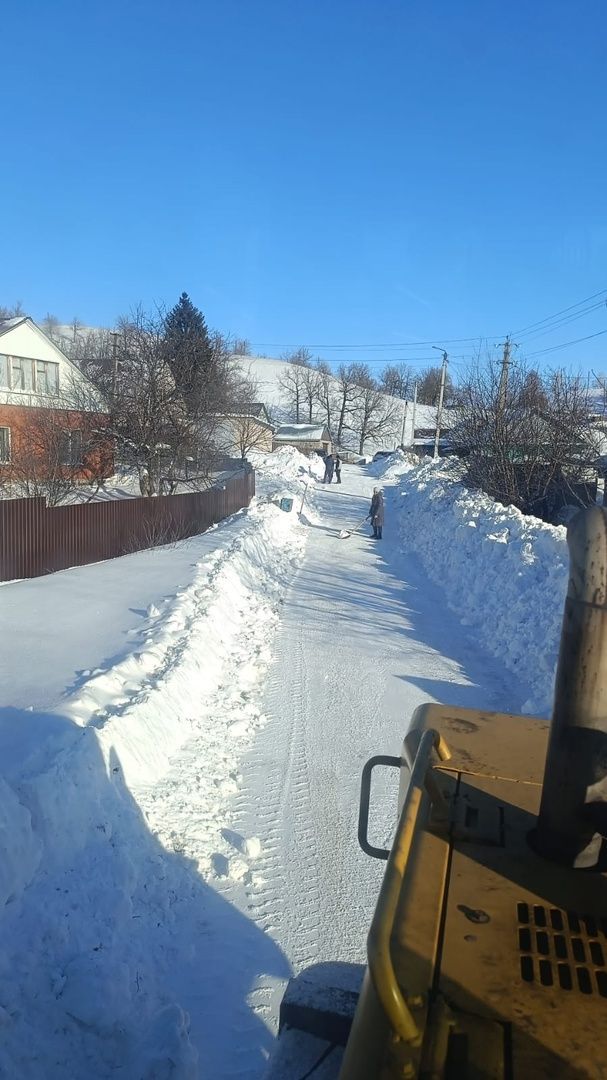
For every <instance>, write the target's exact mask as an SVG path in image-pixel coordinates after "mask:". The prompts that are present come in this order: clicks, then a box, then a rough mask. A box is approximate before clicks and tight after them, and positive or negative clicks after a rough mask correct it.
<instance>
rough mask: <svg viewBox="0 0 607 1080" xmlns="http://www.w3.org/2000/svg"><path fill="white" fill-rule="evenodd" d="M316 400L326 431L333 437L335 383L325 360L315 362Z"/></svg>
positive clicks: (335, 404) (335, 406)
mask: <svg viewBox="0 0 607 1080" xmlns="http://www.w3.org/2000/svg"><path fill="white" fill-rule="evenodd" d="M316 376H317V378H316V400H317V404H318V408H319V412H320V415H321V416H322V418H323V422H324V424H325V426H326V428H327V430H328V431H329V432H330V433H331V436H332V435H333V423H334V417H335V412H336V408H337V394H336V388H337V387H336V381H335V376H334V374H333V372H332V371H331V368H330V366H329V364H328V363H327V361H326V360H320V359H319V360H317V361H316Z"/></svg>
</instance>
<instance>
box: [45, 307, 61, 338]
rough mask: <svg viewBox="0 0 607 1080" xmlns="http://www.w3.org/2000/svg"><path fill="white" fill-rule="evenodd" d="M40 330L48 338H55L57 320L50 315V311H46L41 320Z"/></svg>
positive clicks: (57, 326) (54, 316)
mask: <svg viewBox="0 0 607 1080" xmlns="http://www.w3.org/2000/svg"><path fill="white" fill-rule="evenodd" d="M42 329H43V330H44V331H45V333H47V334H48V336H49V337H51V338H53V337H57V336H58V330H59V319H58V318H57V316H56V315H51V313H50V311H47V313H46V315H45V316H44V318H43V320H42Z"/></svg>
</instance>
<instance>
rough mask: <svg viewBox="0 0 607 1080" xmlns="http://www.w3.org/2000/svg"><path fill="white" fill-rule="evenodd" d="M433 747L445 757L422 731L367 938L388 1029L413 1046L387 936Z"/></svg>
mask: <svg viewBox="0 0 607 1080" xmlns="http://www.w3.org/2000/svg"><path fill="white" fill-rule="evenodd" d="M433 750H436V751H437V753H438V754H439V756H440V757H442V758H443V760H444V759H445V758H447V757H449V751H448V749H447V747H446V745H445V743H444V740H443V739H441V737H440V735H439V733H438V732H437V731H433V730H428V731H424V732H423V734H422V735H421V738H420V740H419V744H418V746H417V751H416V754H415V758H414V761H413V764H412V767H411V777H410V781H409V787H408V790H407V794H406V797H405V801H404V804H403V809H402V812H401V815H400V820H399V822H398V827H397V830H396V836H395V838H394V843H393V845H392V850H391V852H390V856H389V858H388V862H387V865H386V872H385V874H384V880H383V882H382V886H381V889H380V893H379V898H378V901H377V907H376V908H375V914H374V916H373V922H372V923H371V929H370V931H369V937H368V939H367V956H368V961H369V972H370V975H371V978H372V980H373V985H374V987H375V991H376V993H377V996H378V998H379V1000H380V1002H381V1005H382V1007H383V1009H384V1012H385V1013H386V1016H387V1017H388V1020H389V1022H390V1025H391V1027H392V1030H393V1031H394V1032H395V1033H396V1034H397V1035H399V1036H400V1037H401V1038H402V1039H404V1040H405V1042H407V1043H410V1044H411V1045H413V1046H417V1045H419V1043H420V1042H421V1032H420V1030H419V1028H418V1026H417V1024H416V1023H415V1020H414V1019H413V1016H412V1015H411V1011H410V1009H409V1006H408V1005H407V1002H406V1001H405V998H404V997H403V994H402V992H401V989H400V987H399V985H398V981H397V978H396V973H395V971H394V965H393V963H392V955H391V950H390V939H391V936H392V930H393V927H394V918H395V915H396V909H397V906H398V898H399V895H400V891H401V887H402V883H403V879H404V876H405V873H406V870H407V866H408V862H409V856H410V854H411V849H412V846H413V839H414V836H415V833H416V830H417V828H418V827H419V823H420V809H421V805H422V796H423V794H424V788H425V787H426V777H427V773H428V771H429V769H430V767H431V755H432V751H433Z"/></svg>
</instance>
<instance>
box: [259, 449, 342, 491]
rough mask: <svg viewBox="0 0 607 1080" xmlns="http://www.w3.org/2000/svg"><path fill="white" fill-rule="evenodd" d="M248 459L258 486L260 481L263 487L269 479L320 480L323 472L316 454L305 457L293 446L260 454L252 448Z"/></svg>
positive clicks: (283, 480) (305, 482) (303, 482)
mask: <svg viewBox="0 0 607 1080" xmlns="http://www.w3.org/2000/svg"><path fill="white" fill-rule="evenodd" d="M249 459H250V461H251V465H252V466H253V468H254V469H255V475H256V482H257V486H258V488H259V483H260V482H261V486H262V487H263V486H264V484H267V483H268V482H269V481H282V482H283V483H288V482H293V481H296V482H298V483H299V484H303V485H305V484H307V483H309V482H311V481H315V480H322V478H323V476H324V474H325V466H324V462H323V461H322V459H321V458H320V456H319V455H318V454H312V456H311V457H306V456H305V454H302V453H300V451H299V450H297V449H296V448H295V447H294V446H281V447H280V448H279V449H278V450H275V451H274V453H272V454H261V453H258V452H257V451H255V450H252V451H251V452H250V454H249Z"/></svg>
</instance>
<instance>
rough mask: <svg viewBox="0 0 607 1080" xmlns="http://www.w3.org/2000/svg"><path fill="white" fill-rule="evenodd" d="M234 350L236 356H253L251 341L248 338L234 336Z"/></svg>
mask: <svg viewBox="0 0 607 1080" xmlns="http://www.w3.org/2000/svg"><path fill="white" fill-rule="evenodd" d="M232 351H233V353H234V356H251V354H252V349H251V342H250V341H249V340H248V338H234V342H233V345H232Z"/></svg>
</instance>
